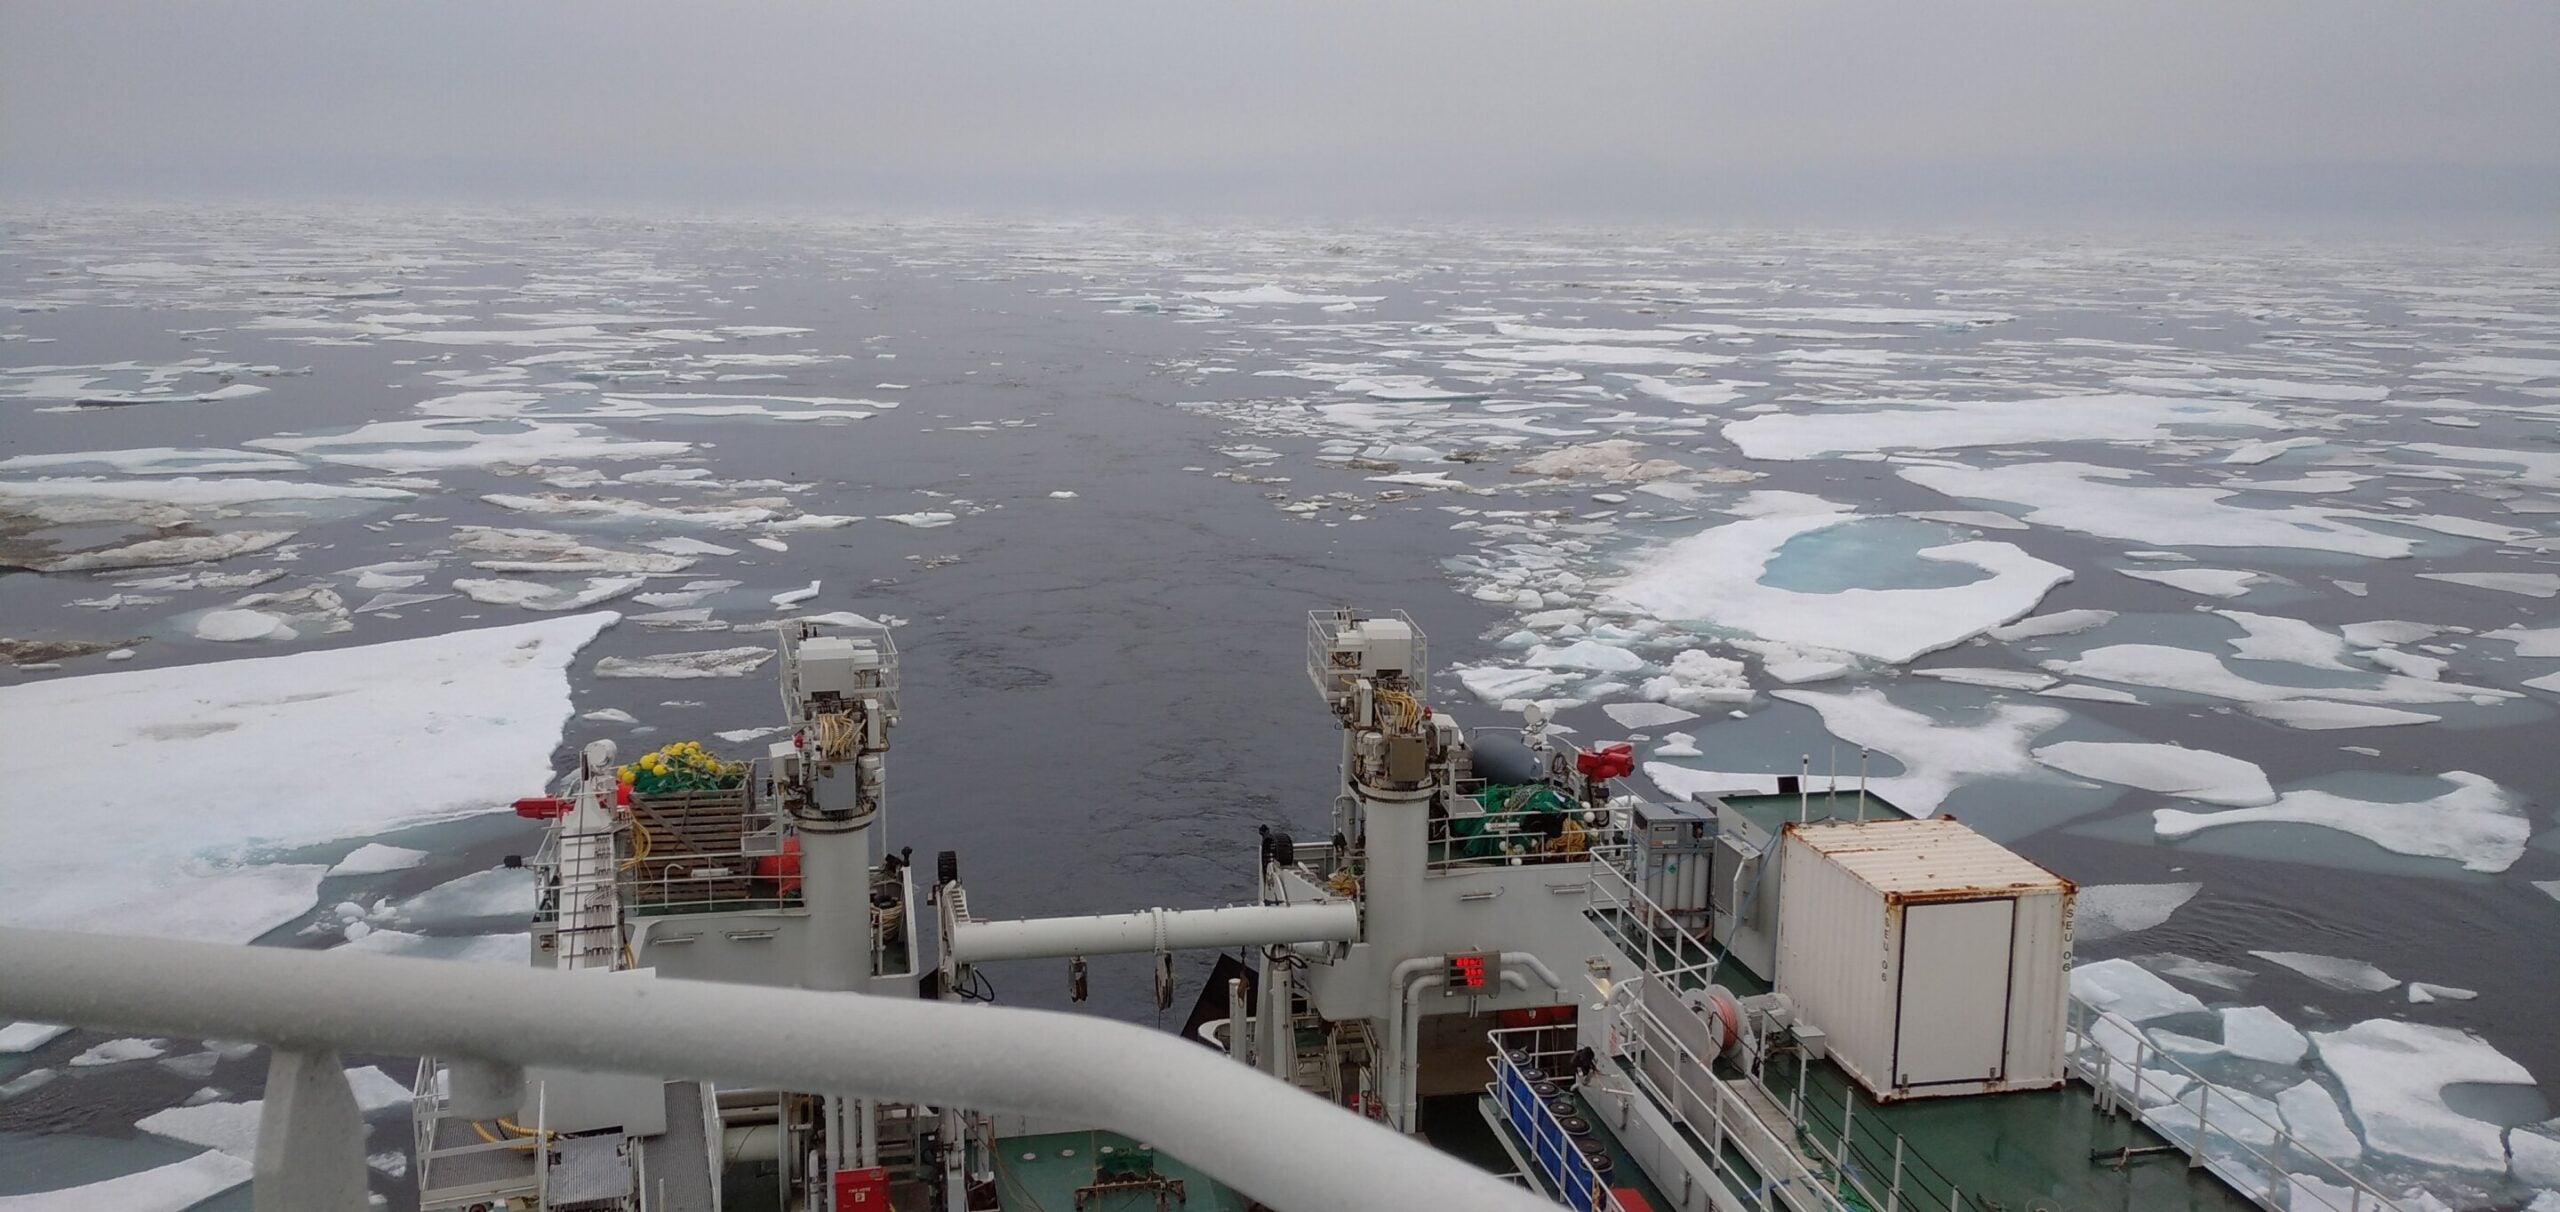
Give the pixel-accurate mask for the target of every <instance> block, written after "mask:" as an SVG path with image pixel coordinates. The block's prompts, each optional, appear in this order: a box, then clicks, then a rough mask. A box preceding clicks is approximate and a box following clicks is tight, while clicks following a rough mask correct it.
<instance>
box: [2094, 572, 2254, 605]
mask: <svg viewBox="0 0 2560 1212" xmlns="http://www.w3.org/2000/svg"><path fill="white" fill-rule="evenodd" d="M2116 571H2117V572H2120V573H2122V574H2124V575H2126V576H2129V577H2132V578H2134V579H2135V580H2140V581H2155V582H2158V583H2159V584H2162V585H2166V586H2168V587H2170V588H2171V589H2183V590H2186V591H2187V592H2188V593H2194V594H2202V595H2204V596H2206V597H2210V598H2236V597H2239V596H2240V595H2241V594H2244V593H2247V592H2249V587H2250V586H2251V585H2254V584H2256V583H2258V582H2259V581H2262V580H2265V579H2266V576H2265V574H2263V573H2256V572H2251V571H2249V570H2247V569H2245V568H2163V569H2147V568H2119V569H2116Z"/></svg>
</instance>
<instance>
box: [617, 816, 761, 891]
mask: <svg viewBox="0 0 2560 1212" xmlns="http://www.w3.org/2000/svg"><path fill="white" fill-rule="evenodd" d="M631 825H632V829H633V831H634V833H635V834H636V833H637V831H639V830H642V829H645V830H648V833H649V851H648V854H647V856H646V857H643V858H642V859H641V860H640V862H639V863H638V864H637V865H636V866H634V867H633V868H632V870H631V873H630V874H631V881H632V888H631V899H632V901H633V903H635V904H639V905H664V904H692V903H699V902H706V901H743V900H746V899H748V898H750V897H754V896H757V895H767V896H769V895H772V893H771V891H770V890H763V891H761V892H760V891H759V890H758V889H757V888H756V886H755V883H754V880H753V879H752V878H751V877H752V874H753V871H752V867H753V864H754V862H755V860H753V859H751V858H747V857H745V856H744V855H742V854H740V853H739V852H740V851H741V850H742V849H744V848H745V846H746V828H747V792H746V789H745V788H739V789H737V790H734V791H670V792H661V793H658V794H654V795H634V796H632V797H631ZM636 844H637V838H636V836H635V837H634V838H633V839H632V841H630V842H626V843H625V845H627V846H635V847H636ZM625 857H626V858H628V857H629V856H628V855H626V856H625ZM705 869H726V871H727V872H728V874H727V875H724V876H720V877H716V878H711V879H701V878H695V877H696V874H697V873H698V872H700V871H703V870H705Z"/></svg>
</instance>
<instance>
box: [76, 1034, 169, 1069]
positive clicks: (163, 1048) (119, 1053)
mask: <svg viewBox="0 0 2560 1212" xmlns="http://www.w3.org/2000/svg"><path fill="white" fill-rule="evenodd" d="M168 1050H169V1041H167V1040H165V1039H111V1040H108V1041H106V1042H105V1043H102V1044H99V1045H97V1046H96V1047H93V1048H91V1049H89V1050H88V1051H86V1052H83V1053H81V1054H80V1055H78V1056H75V1057H72V1058H71V1061H70V1064H71V1067H72V1068H74V1069H86V1068H91V1067H94V1066H97V1065H118V1064H123V1063H124V1062H126V1061H138V1060H150V1059H151V1058H153V1057H155V1056H159V1055H161V1054H163V1053H165V1052H167V1051H168Z"/></svg>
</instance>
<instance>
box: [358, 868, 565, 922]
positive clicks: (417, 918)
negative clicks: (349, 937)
mask: <svg viewBox="0 0 2560 1212" xmlns="http://www.w3.org/2000/svg"><path fill="white" fill-rule="evenodd" d="M533 896H534V887H533V877H532V876H531V875H530V874H528V873H526V872H525V871H524V869H522V868H520V867H519V868H509V867H492V868H490V869H489V870H487V871H475V872H473V873H471V874H469V875H465V876H461V877H459V878H456V879H451V880H447V881H445V882H444V883H441V884H438V885H436V886H435V887H433V888H429V889H427V890H426V891H424V892H421V893H419V894H417V895H416V896H413V897H410V898H408V899H407V900H404V901H401V902H399V903H397V904H395V905H393V906H392V907H391V911H390V914H389V917H390V919H391V920H392V921H394V922H397V923H399V924H401V925H403V926H444V925H451V924H453V923H455V922H467V921H474V920H477V919H480V918H488V917H527V916H530V915H531V914H532V913H533V907H534V906H533Z"/></svg>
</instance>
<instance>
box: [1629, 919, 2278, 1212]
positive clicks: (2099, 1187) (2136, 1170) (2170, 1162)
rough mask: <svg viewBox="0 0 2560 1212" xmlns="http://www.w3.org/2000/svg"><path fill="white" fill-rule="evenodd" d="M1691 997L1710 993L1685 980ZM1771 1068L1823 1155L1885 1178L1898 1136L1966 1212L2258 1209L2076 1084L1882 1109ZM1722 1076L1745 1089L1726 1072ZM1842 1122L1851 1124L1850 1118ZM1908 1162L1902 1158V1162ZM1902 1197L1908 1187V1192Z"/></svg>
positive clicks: (1814, 1073)
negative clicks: (1828, 1151) (1827, 1149)
mask: <svg viewBox="0 0 2560 1212" xmlns="http://www.w3.org/2000/svg"><path fill="white" fill-rule="evenodd" d="M1592 916H1593V918H1594V920H1595V921H1596V922H1597V923H1598V924H1599V925H1600V926H1601V927H1602V931H1603V933H1604V934H1607V935H1609V936H1610V937H1611V938H1612V939H1613V940H1614V941H1616V942H1617V943H1619V944H1620V945H1621V947H1624V948H1630V954H1633V953H1634V952H1633V950H1632V948H1633V947H1635V946H1638V945H1641V943H1642V942H1643V940H1641V939H1640V938H1639V937H1638V936H1637V935H1636V934H1635V932H1633V931H1631V930H1629V929H1628V928H1627V927H1626V924H1625V923H1624V922H1623V921H1621V920H1611V918H1612V917H1613V916H1614V915H1608V914H1605V913H1604V912H1603V911H1601V910H1597V909H1595V910H1593V911H1592ZM1653 945H1654V946H1656V947H1657V948H1658V949H1657V951H1656V952H1655V955H1654V958H1655V960H1656V961H1657V962H1658V963H1661V964H1663V965H1664V966H1673V965H1675V964H1676V957H1675V955H1674V953H1673V952H1672V950H1671V948H1670V947H1669V945H1668V944H1665V943H1662V942H1660V941H1659V940H1654V941H1653ZM1686 983H1687V984H1688V985H1689V986H1690V987H1696V986H1698V985H1701V984H1703V983H1705V982H1703V981H1701V980H1697V979H1694V978H1692V979H1690V980H1689V981H1687V982H1686ZM1715 983H1717V984H1720V985H1723V986H1725V987H1726V988H1728V989H1730V990H1732V991H1733V992H1734V993H1735V994H1737V995H1739V996H1744V997H1749V996H1752V995H1755V994H1760V993H1766V992H1768V991H1769V985H1768V983H1767V982H1766V981H1764V980H1762V979H1761V978H1760V976H1759V975H1758V974H1757V973H1754V972H1752V971H1750V970H1749V969H1748V968H1746V967H1744V966H1743V965H1742V964H1741V963H1740V962H1739V961H1735V960H1727V961H1726V962H1725V963H1724V964H1723V965H1722V966H1721V967H1720V968H1719V969H1718V970H1717V972H1716V978H1715ZM1798 1073H1799V1070H1798V1069H1797V1067H1796V1066H1795V1064H1793V1063H1791V1062H1786V1061H1781V1062H1778V1063H1776V1064H1773V1065H1772V1066H1771V1067H1770V1068H1769V1070H1768V1071H1767V1072H1766V1073H1765V1074H1764V1078H1763V1080H1764V1081H1765V1082H1766V1083H1767V1085H1768V1086H1769V1087H1770V1089H1771V1091H1772V1092H1773V1093H1774V1094H1775V1095H1776V1096H1777V1097H1778V1098H1780V1099H1782V1100H1784V1101H1786V1102H1787V1103H1789V1104H1791V1105H1794V1104H1796V1103H1797V1093H1796V1085H1797V1084H1798V1081H1799V1080H1801V1081H1802V1083H1803V1085H1804V1092H1803V1097H1802V1102H1801V1104H1800V1105H1801V1106H1802V1107H1803V1108H1804V1119H1805V1121H1806V1122H1807V1124H1808V1126H1809V1129H1810V1130H1811V1131H1812V1133H1813V1134H1814V1135H1815V1137H1816V1138H1817V1139H1819V1140H1820V1141H1822V1143H1823V1144H1824V1145H1825V1146H1828V1145H1830V1144H1831V1143H1832V1142H1835V1141H1837V1140H1838V1139H1839V1137H1840V1125H1841V1123H1842V1121H1843V1119H1844V1118H1845V1119H1846V1120H1847V1121H1848V1123H1849V1124H1850V1125H1851V1131H1850V1136H1851V1137H1852V1139H1853V1141H1854V1142H1855V1143H1854V1144H1853V1145H1852V1148H1851V1154H1850V1156H1851V1158H1852V1159H1853V1164H1857V1163H1863V1168H1865V1169H1866V1170H1868V1172H1870V1173H1874V1174H1884V1173H1888V1172H1889V1171H1890V1168H1891V1165H1892V1154H1893V1142H1894V1140H1895V1139H1896V1138H1897V1137H1898V1138H1900V1139H1901V1140H1902V1141H1903V1142H1904V1145H1905V1148H1906V1151H1907V1154H1908V1155H1909V1156H1916V1157H1918V1158H1920V1159H1923V1160H1924V1161H1925V1162H1926V1163H1927V1166H1928V1168H1930V1169H1933V1170H1934V1171H1935V1172H1936V1177H1935V1178H1934V1179H1929V1180H1925V1181H1926V1182H1927V1185H1928V1186H1930V1187H1931V1188H1933V1189H1934V1190H1935V1192H1936V1193H1939V1194H1944V1193H1946V1192H1947V1191H1949V1190H1950V1189H1951V1190H1952V1191H1953V1192H1954V1193H1956V1194H1959V1195H1960V1196H1961V1197H1962V1200H1961V1205H1960V1206H1961V1207H1962V1208H1963V1209H1965V1212H1996V1210H1998V1209H2015V1208H2039V1207H2053V1208H2125V1209H2142V1210H2143V1212H2245V1210H2248V1209H2254V1208H2255V1207H2257V1205H2256V1204H2254V1203H2252V1202H2251V1201H2250V1200H2249V1199H2248V1198H2246V1197H2245V1196H2242V1195H2241V1194H2240V1193H2239V1192H2237V1191H2235V1190H2233V1189H2232V1188H2231V1187H2230V1186H2229V1185H2228V1184H2226V1183H2224V1182H2222V1181H2221V1180H2220V1179H2218V1178H2216V1177H2214V1176H2213V1174H2212V1173H2211V1172H2209V1171H2207V1170H2205V1169H2202V1168H2198V1167H2191V1166H2190V1165H2189V1164H2188V1159H2187V1155H2186V1154H2185V1153H2183V1152H2180V1151H2178V1150H2177V1149H2176V1148H2175V1146H2173V1145H2172V1144H2171V1142H2170V1141H2169V1140H2168V1138H2166V1137H2164V1136H2161V1135H2160V1134H2159V1133H2157V1132H2155V1131H2153V1130H2151V1129H2150V1128H2149V1127H2147V1126H2145V1125H2143V1124H2141V1123H2140V1122H2138V1121H2136V1120H2135V1119H2134V1118H2133V1117H2132V1116H2129V1115H2117V1116H2108V1115H2105V1114H2102V1113H2101V1112H2100V1111H2099V1109H2098V1107H2097V1105H2096V1103H2095V1102H2094V1099H2093V1092H2092V1091H2091V1090H2090V1089H2089V1087H2087V1086H2085V1085H2082V1084H2080V1083H2078V1082H2076V1081H2074V1082H2071V1083H2069V1084H2067V1085H2065V1086H2063V1087H2062V1088H2060V1089H2057V1090H2045V1091H2034V1092H2021V1093H2010V1094H1978V1095H1969V1096H1961V1097H1951V1098H1922V1099H1910V1100H1905V1101H1901V1102H1895V1103H1878V1102H1876V1101H1875V1100H1874V1099H1873V1098H1871V1097H1869V1096H1868V1094H1867V1093H1866V1091H1865V1090H1864V1089H1863V1088H1861V1087H1860V1086H1859V1085H1858V1084H1857V1082H1856V1081H1855V1080H1854V1079H1852V1078H1850V1077H1849V1075H1848V1074H1847V1073H1846V1072H1845V1071H1844V1070H1842V1069H1841V1068H1840V1067H1839V1066H1838V1065H1835V1064H1831V1063H1828V1062H1820V1061H1817V1062H1814V1063H1812V1064H1809V1065H1804V1066H1803V1067H1802V1069H1801V1073H1802V1077H1801V1079H1799V1077H1798ZM1716 1075H1717V1076H1718V1077H1721V1078H1724V1079H1725V1080H1727V1081H1729V1082H1735V1083H1746V1081H1747V1079H1745V1077H1744V1075H1743V1074H1741V1073H1740V1072H1739V1071H1737V1070H1734V1069H1733V1068H1731V1067H1730V1066H1729V1065H1728V1064H1724V1063H1719V1064H1718V1065H1717V1067H1716ZM1844 1112H1845V1116H1844ZM1906 1161H1907V1158H1906ZM1906 1189H1907V1188H1906Z"/></svg>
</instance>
